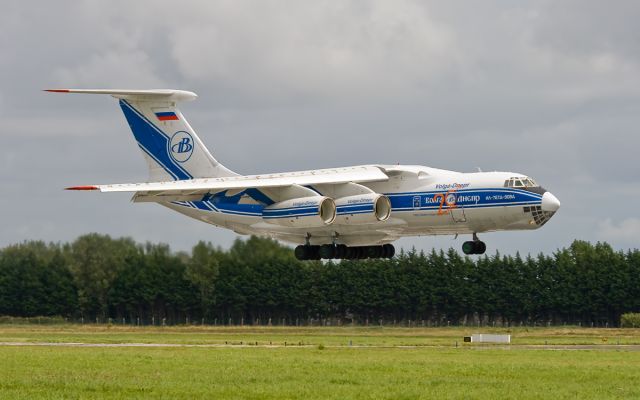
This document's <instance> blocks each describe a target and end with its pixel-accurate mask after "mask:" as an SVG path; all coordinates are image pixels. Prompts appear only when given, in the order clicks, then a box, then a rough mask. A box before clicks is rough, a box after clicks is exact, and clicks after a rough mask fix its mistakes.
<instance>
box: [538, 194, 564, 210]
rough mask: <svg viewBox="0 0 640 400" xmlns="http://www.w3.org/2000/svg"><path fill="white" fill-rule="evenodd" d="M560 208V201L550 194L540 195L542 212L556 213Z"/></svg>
mask: <svg viewBox="0 0 640 400" xmlns="http://www.w3.org/2000/svg"><path fill="white" fill-rule="evenodd" d="M559 208H560V200H558V198H557V197H556V196H554V195H553V194H551V192H545V193H544V194H543V195H542V211H550V212H556V211H558V209H559Z"/></svg>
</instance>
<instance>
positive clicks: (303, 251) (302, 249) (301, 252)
mask: <svg viewBox="0 0 640 400" xmlns="http://www.w3.org/2000/svg"><path fill="white" fill-rule="evenodd" d="M293 254H294V255H295V256H296V258H297V259H298V260H300V261H305V260H308V258H307V256H308V254H309V252H308V251H307V246H303V245H300V246H296V248H295V250H293Z"/></svg>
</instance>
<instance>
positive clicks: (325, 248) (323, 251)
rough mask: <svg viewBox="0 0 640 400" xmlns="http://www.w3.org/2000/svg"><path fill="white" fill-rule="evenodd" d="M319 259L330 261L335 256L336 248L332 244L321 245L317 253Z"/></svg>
mask: <svg viewBox="0 0 640 400" xmlns="http://www.w3.org/2000/svg"><path fill="white" fill-rule="evenodd" d="M318 254H319V255H320V258H325V259H328V260H330V259H332V258H335V256H336V247H335V246H334V245H332V244H323V245H322V246H320V250H319V251H318Z"/></svg>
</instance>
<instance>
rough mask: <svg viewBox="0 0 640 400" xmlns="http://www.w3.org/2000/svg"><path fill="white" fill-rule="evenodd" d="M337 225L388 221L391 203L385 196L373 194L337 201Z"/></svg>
mask: <svg viewBox="0 0 640 400" xmlns="http://www.w3.org/2000/svg"><path fill="white" fill-rule="evenodd" d="M335 202H336V208H337V213H338V215H337V217H336V224H341V225H357V224H370V223H374V222H381V221H386V220H387V219H389V215H391V201H389V198H388V197H387V196H385V195H383V194H378V193H371V194H361V195H356V196H348V197H341V198H339V199H336V201H335Z"/></svg>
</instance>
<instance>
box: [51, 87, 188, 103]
mask: <svg viewBox="0 0 640 400" xmlns="http://www.w3.org/2000/svg"><path fill="white" fill-rule="evenodd" d="M45 92H52V93H81V94H110V95H111V96H113V97H115V98H118V99H136V100H144V99H145V98H148V99H149V100H154V99H159V98H162V99H166V100H170V101H190V100H195V99H196V98H197V97H198V95H197V94H195V93H193V92H188V91H186V90H175V89H149V90H131V89H45Z"/></svg>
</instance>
